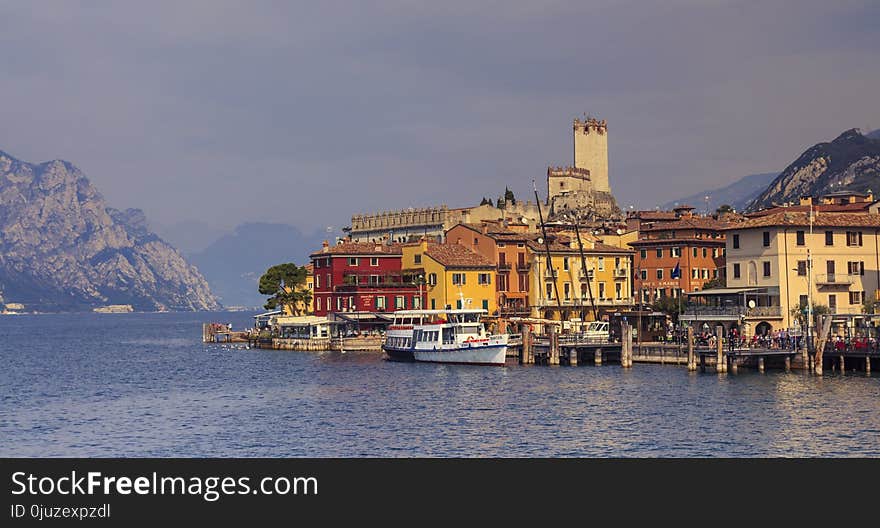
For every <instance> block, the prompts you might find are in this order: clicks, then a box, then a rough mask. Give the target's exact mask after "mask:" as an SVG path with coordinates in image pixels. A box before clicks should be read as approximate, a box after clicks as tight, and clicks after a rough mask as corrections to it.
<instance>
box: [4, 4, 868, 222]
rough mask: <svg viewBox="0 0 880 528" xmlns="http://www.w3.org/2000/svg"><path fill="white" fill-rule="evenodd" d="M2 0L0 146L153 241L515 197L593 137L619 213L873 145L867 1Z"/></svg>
mask: <svg viewBox="0 0 880 528" xmlns="http://www.w3.org/2000/svg"><path fill="white" fill-rule="evenodd" d="M77 4H78V3H76V2H67V1H65V2H57V3H52V2H27V1H21V2H0V61H2V70H3V80H2V82H0V100H2V103H3V104H2V107H0V123H2V126H0V149H2V150H6V151H7V152H9V153H10V154H13V155H15V156H17V157H20V158H22V159H24V160H26V161H33V162H38V161H45V160H48V159H54V158H63V159H67V160H69V161H71V162H73V163H74V164H76V165H77V166H79V167H80V168H81V169H82V170H83V171H84V172H85V173H86V175H87V176H89V177H90V178H91V180H92V181H93V182H94V183H95V184H96V185H97V186H98V188H99V189H100V190H101V191H102V192H103V193H104V195H105V196H106V197H107V198H108V200H109V201H110V204H111V205H113V206H114V207H118V208H125V207H141V208H143V209H144V210H145V211H146V212H147V215H148V216H149V217H150V219H151V221H152V222H153V223H154V224H159V225H164V226H170V225H174V224H176V223H180V222H200V223H203V224H208V225H211V226H214V227H218V228H220V227H222V228H225V227H232V226H234V225H236V224H238V223H240V222H243V221H254V220H262V221H274V222H284V223H291V224H294V225H297V226H299V227H301V228H302V229H304V230H306V231H308V230H312V229H316V228H321V227H323V226H327V225H335V226H341V225H344V224H346V223H347V222H348V219H349V217H350V215H351V214H352V213H357V212H367V211H373V210H381V209H391V208H402V207H407V206H422V205H428V204H439V203H447V204H449V205H450V206H464V205H471V204H475V203H477V202H478V201H479V200H480V198H481V197H482V196H484V195H486V196H493V197H494V196H498V194H499V193H500V192H501V191H503V189H504V187H505V185H509V186H510V187H511V188H512V189H513V190H514V191H515V192H516V194H517V196H518V197H521V198H523V197H526V195H529V194H530V193H531V180H532V179H537V181H538V183H539V185H540V184H541V182H542V180H543V179H544V177H545V171H546V167H547V165H550V164H552V165H562V164H567V163H570V162H571V119H572V118H574V117H575V116H579V115H581V114H582V113H583V112H588V113H591V114H593V115H595V116H597V117H600V118H604V119H607V120H608V123H609V125H608V126H609V150H610V173H611V186H612V190H613V191H614V193H615V195H616V196H617V198H618V201H619V203H620V204H621V206H623V207H626V206H628V205H630V204H634V205H636V206H641V207H653V206H655V205H657V204H660V203H662V202H664V201H667V200H671V199H675V198H677V197H680V196H683V195H687V194H690V193H692V192H698V191H700V190H704V189H706V188H709V187H713V186H717V185H723V184H727V183H729V182H730V181H732V180H734V179H736V178H738V177H741V176H744V175H746V174H751V173H757V172H769V171H774V170H781V169H782V168H784V166H785V165H786V164H788V163H789V162H791V161H793V160H794V159H795V157H796V156H797V155H799V154H800V153H801V152H802V151H803V150H804V149H805V148H807V147H809V146H810V145H812V144H813V143H815V142H817V141H821V140H830V139H833V138H834V137H835V136H836V135H837V134H839V133H840V132H842V131H843V130H845V129H848V128H853V127H860V128H862V129H873V128H880V98H878V93H880V91H878V87H880V51H878V50H880V39H878V37H880V2H877V1H876V0H868V1H846V0H837V1H834V2H829V1H827V0H822V1H812V0H796V1H795V0H793V1H785V2H783V1H773V0H761V1H753V2H752V1H749V2H745V1H729V2H728V1H720V0H713V1H709V0H707V1H695V0H690V1H688V0H666V1H663V2H660V1H641V2H634V1H625V0H613V1H612V0H608V1H569V2H562V1H553V0H543V1H540V2H537V1H536V2H522V1H503V2H502V1H497V2H475V1H462V2H459V1H443V2H404V1H395V2H369V1H359V2H335V1H326V0H325V1H321V2H308V3H301V4H297V3H294V2H282V1H277V2H255V1H249V2H222V1H216V0H214V1H205V2H184V1H174V2H157V1H150V2H94V1H93V2H81V5H77Z"/></svg>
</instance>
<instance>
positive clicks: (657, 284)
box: [629, 206, 727, 304]
mask: <svg viewBox="0 0 880 528" xmlns="http://www.w3.org/2000/svg"><path fill="white" fill-rule="evenodd" d="M673 214H674V215H675V216H674V219H673V220H662V221H656V222H648V221H646V219H644V218H642V219H640V223H639V226H640V229H639V232H638V239H637V240H635V241H633V242H630V243H629V245H630V246H631V247H632V248H633V249H635V250H636V252H635V255H634V262H633V266H634V268H635V278H634V287H635V289H636V291H637V292H638V295H637V297H638V303H639V304H651V303H653V302H654V301H656V300H657V299H660V298H663V297H672V298H674V299H679V298H680V297H681V294H682V292H693V291H698V290H702V289H703V288H704V287H705V285H706V283H709V282H713V281H714V282H716V283H717V282H720V283H722V284H723V281H724V269H725V266H724V253H725V238H724V228H725V227H726V225H727V224H726V223H723V222H719V221H718V220H716V219H714V218H712V217H708V216H697V215H694V214H693V207H689V206H681V207H678V208H676V209H675V210H674V211H673Z"/></svg>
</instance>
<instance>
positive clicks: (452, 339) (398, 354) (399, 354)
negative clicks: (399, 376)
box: [382, 310, 508, 365]
mask: <svg viewBox="0 0 880 528" xmlns="http://www.w3.org/2000/svg"><path fill="white" fill-rule="evenodd" d="M486 313H487V312H486V310H407V311H405V312H396V313H395V323H397V322H398V320H397V318H398V317H400V321H399V322H400V324H394V325H392V327H389V329H388V333H387V334H386V342H385V344H384V345H383V346H382V348H383V350H385V352H386V353H387V354H388V356H389V357H390V358H391V359H396V360H408V361H421V362H427V363H460V364H468V365H504V362H505V358H506V355H507V338H508V336H507V334H502V335H489V334H488V333H487V332H486V328H485V326H484V325H483V323H482V322H481V320H480V318H481V316H483V315H485V314H486ZM398 314H400V315H398ZM406 321H410V322H411V324H409V325H408V324H406ZM395 327H396V328H395ZM392 328H394V329H393V330H392ZM392 332H393V333H392Z"/></svg>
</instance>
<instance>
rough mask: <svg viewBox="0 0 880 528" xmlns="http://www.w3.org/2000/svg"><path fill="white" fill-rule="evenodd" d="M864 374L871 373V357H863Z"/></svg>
mask: <svg viewBox="0 0 880 528" xmlns="http://www.w3.org/2000/svg"><path fill="white" fill-rule="evenodd" d="M865 373H866V374H870V373H871V356H865Z"/></svg>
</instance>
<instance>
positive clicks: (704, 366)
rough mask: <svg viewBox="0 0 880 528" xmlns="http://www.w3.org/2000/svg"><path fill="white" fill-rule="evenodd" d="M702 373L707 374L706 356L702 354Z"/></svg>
mask: <svg viewBox="0 0 880 528" xmlns="http://www.w3.org/2000/svg"><path fill="white" fill-rule="evenodd" d="M700 372H706V355H705V354H700Z"/></svg>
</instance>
